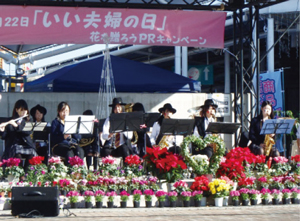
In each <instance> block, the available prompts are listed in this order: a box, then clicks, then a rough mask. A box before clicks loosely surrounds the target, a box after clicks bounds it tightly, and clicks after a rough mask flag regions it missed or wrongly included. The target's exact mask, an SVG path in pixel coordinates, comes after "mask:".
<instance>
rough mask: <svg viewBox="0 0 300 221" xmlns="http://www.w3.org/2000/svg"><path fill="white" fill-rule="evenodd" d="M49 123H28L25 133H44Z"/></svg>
mask: <svg viewBox="0 0 300 221" xmlns="http://www.w3.org/2000/svg"><path fill="white" fill-rule="evenodd" d="M46 126H47V122H26V123H25V126H24V128H23V131H44V129H45V127H46Z"/></svg>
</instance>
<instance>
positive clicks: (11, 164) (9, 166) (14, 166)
mask: <svg viewBox="0 0 300 221" xmlns="http://www.w3.org/2000/svg"><path fill="white" fill-rule="evenodd" d="M20 162H21V159H19V158H9V159H8V160H3V164H5V165H6V167H5V171H4V174H5V176H6V177H7V179H8V182H11V181H13V180H15V179H16V180H19V178H20V177H21V176H24V174H25V173H24V169H23V168H22V167H20V166H19V164H20Z"/></svg>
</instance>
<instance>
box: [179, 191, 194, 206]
mask: <svg viewBox="0 0 300 221" xmlns="http://www.w3.org/2000/svg"><path fill="white" fill-rule="evenodd" d="M181 196H182V201H183V206H184V207H189V206H190V199H191V196H192V193H191V191H183V192H181Z"/></svg>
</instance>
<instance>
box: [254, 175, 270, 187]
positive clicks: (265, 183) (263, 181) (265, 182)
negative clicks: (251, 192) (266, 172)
mask: <svg viewBox="0 0 300 221" xmlns="http://www.w3.org/2000/svg"><path fill="white" fill-rule="evenodd" d="M257 182H258V184H259V185H260V187H261V188H266V189H267V188H268V187H269V180H268V178H267V177H266V176H262V177H260V178H258V179H257Z"/></svg>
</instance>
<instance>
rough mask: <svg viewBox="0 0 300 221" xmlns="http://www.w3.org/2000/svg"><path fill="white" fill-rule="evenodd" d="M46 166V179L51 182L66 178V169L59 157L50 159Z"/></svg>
mask: <svg viewBox="0 0 300 221" xmlns="http://www.w3.org/2000/svg"><path fill="white" fill-rule="evenodd" d="M48 164H49V165H48V177H49V179H50V180H51V181H53V180H57V179H59V178H62V177H65V176H66V174H67V172H68V167H67V166H65V165H64V163H63V162H62V161H61V159H60V157H51V158H50V159H49V160H48Z"/></svg>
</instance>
